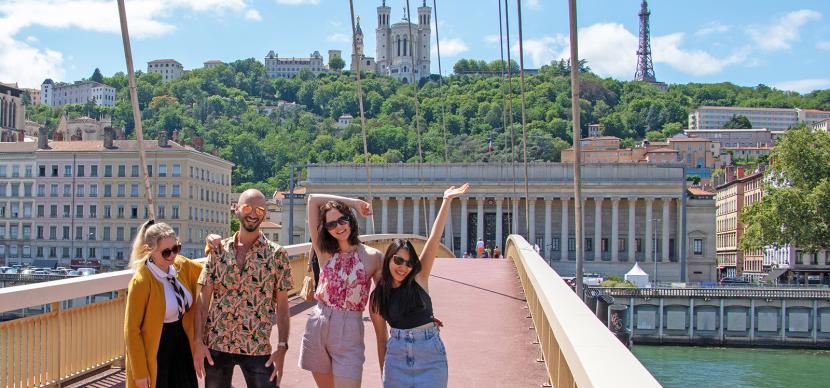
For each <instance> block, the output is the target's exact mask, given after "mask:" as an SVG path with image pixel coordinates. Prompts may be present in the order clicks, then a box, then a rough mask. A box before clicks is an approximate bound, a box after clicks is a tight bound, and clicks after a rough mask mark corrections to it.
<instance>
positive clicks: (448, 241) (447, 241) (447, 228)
mask: <svg viewBox="0 0 830 388" xmlns="http://www.w3.org/2000/svg"><path fill="white" fill-rule="evenodd" d="M442 201H446V199H442ZM450 205H452V204H450ZM441 206H444V204H443V203H442V204H441ZM444 245H446V246H447V247H448V248H450V250H452V251H453V252H454V251H455V248H456V247H454V246H453V244H452V206H449V207H448V208H447V221H446V222H444Z"/></svg>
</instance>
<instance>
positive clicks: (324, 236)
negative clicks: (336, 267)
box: [317, 201, 360, 255]
mask: <svg viewBox="0 0 830 388" xmlns="http://www.w3.org/2000/svg"><path fill="white" fill-rule="evenodd" d="M329 210H337V211H339V212H340V214H343V215H344V216H346V217H349V228H350V229H351V233H349V244H352V245H360V238H359V237H358V236H359V235H360V233H359V230H358V228H357V218H356V217H355V216H354V213H352V209H351V208H350V207H348V206H346V204H345V203H343V202H340V201H328V202H326V203H324V204H323V206H320V215H319V220H320V223H319V224H318V225H317V235H318V236H320V250H321V251H323V252H327V253H330V254H332V255H333V254H335V253H337V251H339V250H340V244H338V243H337V239H336V238H334V236H332V235H331V233H329V231H328V229H326V226H325V224H326V213H328V212H329Z"/></svg>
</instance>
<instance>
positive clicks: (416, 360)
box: [383, 327, 448, 388]
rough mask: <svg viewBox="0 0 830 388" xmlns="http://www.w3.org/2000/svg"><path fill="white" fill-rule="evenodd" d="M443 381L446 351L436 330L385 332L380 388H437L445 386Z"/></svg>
mask: <svg viewBox="0 0 830 388" xmlns="http://www.w3.org/2000/svg"><path fill="white" fill-rule="evenodd" d="M447 379H448V372H447V350H446V348H444V342H443V341H441V336H440V335H439V334H438V329H437V328H435V327H427V328H421V329H409V330H402V329H391V330H390V331H389V340H388V341H387V342H386V358H385V359H384V360H383V386H384V387H395V388H421V387H424V388H427V387H428V388H440V387H446V386H447Z"/></svg>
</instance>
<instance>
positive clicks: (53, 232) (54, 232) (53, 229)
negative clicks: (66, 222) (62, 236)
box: [49, 226, 58, 240]
mask: <svg viewBox="0 0 830 388" xmlns="http://www.w3.org/2000/svg"><path fill="white" fill-rule="evenodd" d="M49 239H50V240H57V239H58V227H57V226H50V227H49Z"/></svg>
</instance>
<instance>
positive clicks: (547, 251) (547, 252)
mask: <svg viewBox="0 0 830 388" xmlns="http://www.w3.org/2000/svg"><path fill="white" fill-rule="evenodd" d="M552 205H553V200H552V199H550V198H545V246H544V247H542V252H543V253H542V257H544V258H546V259H548V260H550V259H551V248H553V240H552V239H551V230H550V228H551V225H550V224H551V218H552V215H551V214H552V212H551V206H552Z"/></svg>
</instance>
